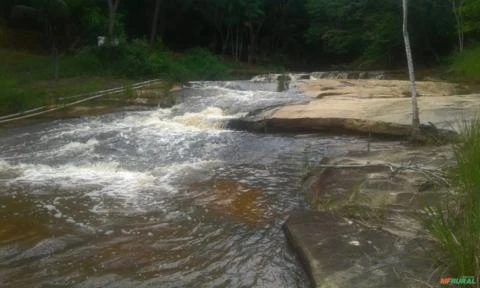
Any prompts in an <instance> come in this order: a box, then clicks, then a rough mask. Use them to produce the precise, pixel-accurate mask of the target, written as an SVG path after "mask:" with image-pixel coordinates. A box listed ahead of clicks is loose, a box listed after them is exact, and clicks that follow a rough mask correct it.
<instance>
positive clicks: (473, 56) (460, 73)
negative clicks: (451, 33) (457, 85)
mask: <svg viewBox="0 0 480 288" xmlns="http://www.w3.org/2000/svg"><path fill="white" fill-rule="evenodd" d="M450 72H451V73H452V74H453V75H454V77H455V78H457V79H458V80H462V81H469V82H472V81H478V80H480V45H477V46H475V47H472V48H468V49H465V50H464V52H463V53H462V54H459V55H457V56H455V57H454V59H453V61H452V64H451V66H450Z"/></svg>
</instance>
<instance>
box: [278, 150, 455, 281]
mask: <svg viewBox="0 0 480 288" xmlns="http://www.w3.org/2000/svg"><path fill="white" fill-rule="evenodd" d="M452 159H453V156H452V152H451V148H450V147H449V146H444V147H435V148H432V147H424V148H404V149H399V150H396V151H380V152H370V153H361V154H360V153H349V154H347V155H345V156H340V157H336V158H331V159H325V160H323V161H322V163H321V164H322V165H324V166H330V165H332V167H333V166H339V165H340V166H344V167H350V166H362V165H363V166H364V167H359V168H330V167H328V168H325V167H324V168H317V169H316V170H315V171H313V172H312V175H311V177H310V178H309V179H308V180H307V182H306V184H305V191H304V192H305V195H306V199H307V202H308V203H309V204H310V206H311V207H312V209H313V211H309V212H302V213H294V214H292V215H291V216H290V218H289V220H288V221H287V222H286V224H285V226H284V229H285V233H286V235H287V238H288V239H289V241H290V243H291V244H292V246H293V248H294V250H295V251H296V252H297V253H298V254H299V256H300V258H301V259H302V261H303V263H304V265H305V266H306V268H307V271H308V273H309V275H310V277H311V278H312V281H313V282H314V286H316V287H419V286H421V285H424V284H421V283H431V284H432V285H435V284H436V283H438V282H437V281H438V275H436V274H435V273H434V261H433V258H431V257H430V256H429V252H428V251H429V249H430V248H431V243H430V242H429V241H428V239H427V237H426V235H425V233H424V232H423V228H422V223H421V213H422V211H423V209H424V208H425V207H427V206H429V205H434V204H435V203H438V201H442V199H443V197H444V196H445V195H446V193H448V188H446V187H445V186H444V185H442V184H441V183H439V182H438V181H436V179H432V177H428V175H426V174H423V173H421V172H419V171H416V170H408V169H406V170H399V171H392V170H391V169H390V168H389V167H387V166H382V165H383V164H394V165H398V166H402V165H403V166H411V167H422V168H426V169H430V170H431V169H440V168H442V167H444V168H445V167H448V166H450V165H453V160H452ZM376 164H379V165H378V166H375V165H376Z"/></svg>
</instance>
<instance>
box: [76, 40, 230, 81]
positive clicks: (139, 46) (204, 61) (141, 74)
mask: <svg viewBox="0 0 480 288" xmlns="http://www.w3.org/2000/svg"><path fill="white" fill-rule="evenodd" d="M75 58H77V60H78V62H77V63H76V64H75V65H72V66H75V67H79V68H78V69H80V71H82V70H85V71H88V70H90V71H92V70H93V71H95V70H96V71H103V72H104V73H108V74H109V75H115V76H120V77H129V78H146V77H147V78H155V77H160V78H168V79H171V80H175V81H188V80H217V79H220V78H222V77H224V76H225V74H226V72H227V69H226V66H225V65H224V64H222V63H221V61H220V60H219V59H218V58H217V57H216V56H214V55H213V54H212V53H210V52H209V51H207V50H204V49H199V48H197V49H193V50H190V51H188V52H187V53H186V54H185V55H182V56H177V55H174V54H173V53H171V52H169V51H166V50H164V49H161V48H158V47H152V46H150V45H149V44H148V43H147V42H146V41H144V40H134V41H132V42H131V43H125V44H122V45H120V46H118V47H97V48H88V49H85V50H84V51H82V53H80V54H79V55H77V56H76V57H75ZM82 67H83V68H82ZM70 74H71V73H70Z"/></svg>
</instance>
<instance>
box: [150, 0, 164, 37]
mask: <svg viewBox="0 0 480 288" xmlns="http://www.w3.org/2000/svg"><path fill="white" fill-rule="evenodd" d="M161 4H162V0H155V11H154V12H153V20H152V30H151V34H150V45H152V46H153V45H155V42H156V40H157V30H158V18H159V15H160V6H161Z"/></svg>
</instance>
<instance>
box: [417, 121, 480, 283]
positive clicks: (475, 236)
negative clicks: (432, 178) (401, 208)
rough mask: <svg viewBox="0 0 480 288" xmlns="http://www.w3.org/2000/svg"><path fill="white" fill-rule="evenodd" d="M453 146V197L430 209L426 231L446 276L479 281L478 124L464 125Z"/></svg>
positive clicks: (479, 179) (479, 196)
mask: <svg viewBox="0 0 480 288" xmlns="http://www.w3.org/2000/svg"><path fill="white" fill-rule="evenodd" d="M463 131H464V132H463V134H462V135H461V138H460V141H459V142H458V144H456V145H455V147H454V151H455V157H456V160H457V167H456V168H455V169H454V171H453V175H452V179H453V184H454V194H453V195H452V196H451V197H450V198H449V199H448V201H447V202H445V203H444V204H442V205H441V206H439V207H435V208H431V209H429V212H430V213H429V216H428V218H427V219H426V226H427V230H428V231H429V232H430V234H431V235H432V236H433V238H434V240H435V241H436V243H437V246H438V248H439V249H438V251H437V252H438V253H439V261H440V263H442V264H443V266H444V267H446V268H447V269H448V273H450V274H448V275H453V276H475V279H480V278H479V277H480V120H475V121H472V122H466V123H465V125H464V130H463Z"/></svg>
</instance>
